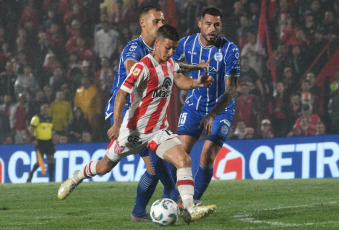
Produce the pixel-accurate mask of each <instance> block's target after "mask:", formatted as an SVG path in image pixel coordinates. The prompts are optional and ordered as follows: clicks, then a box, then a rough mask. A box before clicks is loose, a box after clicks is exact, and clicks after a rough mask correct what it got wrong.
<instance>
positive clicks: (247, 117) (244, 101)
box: [235, 82, 259, 127]
mask: <svg viewBox="0 0 339 230" xmlns="http://www.w3.org/2000/svg"><path fill="white" fill-rule="evenodd" d="M239 92H240V95H238V96H237V98H236V99H235V101H236V103H235V104H236V110H235V121H238V120H244V121H245V123H246V126H254V127H255V125H256V121H257V116H258V110H259V105H258V104H257V101H256V97H255V96H254V95H253V94H250V93H249V92H250V88H249V85H248V83H246V82H242V83H241V84H240V89H239Z"/></svg>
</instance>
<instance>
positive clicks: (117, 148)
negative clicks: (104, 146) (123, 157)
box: [114, 141, 125, 154]
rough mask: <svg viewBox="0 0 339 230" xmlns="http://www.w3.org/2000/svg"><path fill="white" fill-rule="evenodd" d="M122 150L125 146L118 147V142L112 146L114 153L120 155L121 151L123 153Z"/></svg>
mask: <svg viewBox="0 0 339 230" xmlns="http://www.w3.org/2000/svg"><path fill="white" fill-rule="evenodd" d="M124 149H125V146H120V145H119V143H118V141H116V144H115V146H114V153H116V154H120V153H122V151H124Z"/></svg>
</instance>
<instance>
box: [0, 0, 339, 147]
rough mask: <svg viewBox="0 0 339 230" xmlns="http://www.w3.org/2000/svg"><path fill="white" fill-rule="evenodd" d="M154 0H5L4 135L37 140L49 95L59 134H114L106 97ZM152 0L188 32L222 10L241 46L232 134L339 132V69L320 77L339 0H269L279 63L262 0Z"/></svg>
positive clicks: (1, 9) (75, 137)
mask: <svg viewBox="0 0 339 230" xmlns="http://www.w3.org/2000/svg"><path fill="white" fill-rule="evenodd" d="M145 1H146V0H145ZM145 1H140V0H101V1H96V0H43V1H39V0H36V1H35V0H15V1H5V0H0V47H1V50H0V130H1V132H0V144H30V143H32V142H31V136H30V134H29V132H28V127H29V123H30V120H31V118H32V117H33V116H34V115H36V114H38V113H39V112H40V107H41V105H42V104H43V103H48V104H49V105H50V116H51V118H52V122H53V126H54V130H55V132H54V135H53V142H54V143H80V142H81V143H90V142H103V141H108V139H107V137H106V131H107V129H108V128H109V124H108V123H107V122H105V121H104V106H105V105H106V103H107V100H108V97H109V93H110V90H111V86H112V83H113V79H114V76H115V73H116V70H117V66H118V64H119V63H118V60H119V54H120V52H121V51H122V48H123V47H124V46H125V45H126V43H127V42H128V41H129V40H131V39H132V38H135V37H137V36H139V34H140V31H139V29H138V28H139V25H138V23H139V22H138V9H139V8H140V7H141V6H142V4H145ZM147 2H148V1H147ZM151 2H153V3H158V4H159V5H160V6H161V8H162V9H163V11H164V14H165V19H166V22H165V23H166V24H170V25H172V26H174V27H176V28H178V31H179V33H180V36H181V37H183V36H185V35H187V34H192V33H195V32H199V31H200V30H199V28H198V26H197V23H196V21H197V20H195V19H197V17H198V15H199V14H200V11H201V9H203V8H204V7H207V6H209V7H212V6H213V7H217V8H219V9H220V10H221V11H222V12H223V15H224V17H223V31H222V35H223V36H225V37H226V38H228V39H229V40H231V41H233V42H234V43H236V44H237V45H238V47H239V48H240V51H241V76H240V79H239V87H238V96H237V97H236V113H235V118H234V121H233V126H232V128H231V130H230V135H229V138H230V139H253V138H273V137H287V136H308V135H324V134H339V87H338V85H339V70H337V72H336V73H335V77H333V76H332V78H331V79H335V80H334V81H333V82H325V84H323V85H321V87H319V86H318V85H317V84H316V82H317V76H318V74H319V73H320V71H321V70H322V69H323V68H324V66H325V65H326V63H328V62H329V60H330V58H331V56H332V55H333V54H334V53H335V52H336V50H337V49H338V47H339V46H338V44H339V42H338V33H339V1H338V0H271V1H268V2H269V4H268V6H267V7H268V10H267V24H268V28H269V38H270V39H269V40H270V44H271V45H272V53H271V55H272V58H273V61H274V66H275V68H274V69H273V68H272V65H269V58H270V55H269V54H268V52H267V49H266V48H265V47H264V48H263V47H262V46H260V45H259V43H258V27H260V25H259V24H260V20H259V18H260V14H261V13H262V12H260V10H261V2H262V1H260V0H232V1H227V3H226V2H225V1H222V0H205V1H201V0H196V1H193V0H192V1H190V0H180V1H179V0H167V1H166V0H158V1H157V0H153V1H151ZM325 47H327V52H321V51H323V49H324V48H325ZM314 60H316V61H315V62H314ZM338 61H339V60H337V63H338ZM273 72H274V74H272V73H273ZM184 97H185V92H184V91H182V92H179V93H178V101H180V102H181V103H184V99H183V98H184ZM179 104H180V103H179ZM171 111H172V110H171ZM173 111H177V113H179V111H180V108H173ZM171 128H172V129H174V130H176V127H171Z"/></svg>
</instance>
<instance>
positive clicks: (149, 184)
mask: <svg viewBox="0 0 339 230" xmlns="http://www.w3.org/2000/svg"><path fill="white" fill-rule="evenodd" d="M158 181H159V179H158V177H157V176H156V175H155V174H151V173H149V172H148V171H147V170H146V172H145V173H144V175H142V177H141V179H140V181H139V184H138V188H137V197H136V199H135V204H134V209H133V211H132V213H133V214H134V215H136V216H142V215H145V214H146V213H147V211H146V207H147V204H148V202H149V201H150V199H151V197H152V195H153V193H154V190H155V188H156V186H157V184H158Z"/></svg>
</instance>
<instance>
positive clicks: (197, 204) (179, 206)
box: [177, 198, 202, 211]
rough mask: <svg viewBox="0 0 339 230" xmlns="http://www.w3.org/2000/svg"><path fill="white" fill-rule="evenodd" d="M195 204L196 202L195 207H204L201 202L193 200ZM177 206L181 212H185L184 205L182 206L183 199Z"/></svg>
mask: <svg viewBox="0 0 339 230" xmlns="http://www.w3.org/2000/svg"><path fill="white" fill-rule="evenodd" d="M193 202H194V205H195V206H201V205H202V202H201V200H193ZM177 205H178V208H179V209H180V211H183V210H184V205H183V204H182V200H181V198H180V199H179V200H178V203H177Z"/></svg>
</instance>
